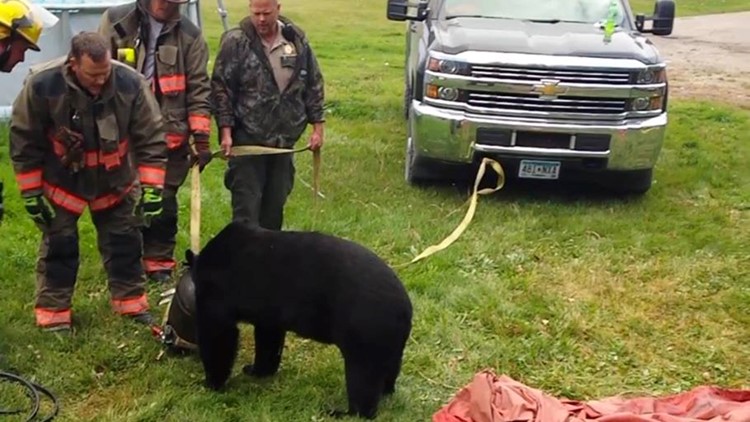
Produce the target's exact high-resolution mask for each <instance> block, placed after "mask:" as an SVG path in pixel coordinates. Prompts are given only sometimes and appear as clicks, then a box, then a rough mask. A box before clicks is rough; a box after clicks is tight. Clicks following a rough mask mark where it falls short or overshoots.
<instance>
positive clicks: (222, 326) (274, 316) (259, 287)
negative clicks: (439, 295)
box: [186, 222, 412, 419]
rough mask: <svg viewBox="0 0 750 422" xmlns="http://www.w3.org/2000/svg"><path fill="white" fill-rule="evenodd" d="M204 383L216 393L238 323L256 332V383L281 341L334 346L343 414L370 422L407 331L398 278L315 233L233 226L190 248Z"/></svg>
mask: <svg viewBox="0 0 750 422" xmlns="http://www.w3.org/2000/svg"><path fill="white" fill-rule="evenodd" d="M186 258H187V264H188V265H189V266H190V271H191V273H192V277H193V281H194V283H195V298H196V316H195V317H196V327H197V333H196V334H197V339H198V349H199V355H200V359H201V361H202V363H203V368H204V371H205V377H206V385H207V386H208V387H209V388H211V389H215V390H218V389H220V388H222V387H223V385H224V384H225V382H226V380H227V378H228V377H229V374H230V372H231V370H232V366H233V365H234V360H235V358H236V356H237V347H238V338H239V330H238V328H237V324H238V323H239V322H246V323H250V324H252V325H253V326H254V334H255V361H254V363H253V364H252V365H246V366H245V367H244V368H243V372H245V373H246V374H248V375H252V376H256V377H265V376H270V375H273V374H275V373H276V372H277V370H278V369H279V363H280V362H281V354H282V351H283V348H284V338H285V335H286V332H287V331H291V332H293V333H295V334H297V335H298V336H300V337H302V338H307V339H312V340H315V341H318V342H321V343H325V344H334V345H336V346H337V347H338V348H339V350H340V352H341V354H342V356H343V359H344V367H345V372H346V392H347V396H348V401H349V409H348V411H342V410H337V411H333V412H332V415H334V416H344V415H357V416H361V417H365V418H368V419H372V418H374V417H375V416H376V413H377V407H378V403H379V401H380V399H381V397H382V396H383V395H384V394H390V393H393V392H394V390H395V384H396V378H397V377H398V375H399V373H400V371H401V360H402V356H403V352H404V347H405V346H406V341H407V339H408V337H409V334H410V332H411V327H412V304H411V301H410V299H409V296H408V294H407V292H406V289H405V288H404V286H403V284H402V283H401V281H400V280H399V278H398V276H397V275H396V274H395V272H394V271H393V270H392V269H391V268H390V267H389V266H388V265H387V264H386V263H385V262H384V261H383V260H382V259H380V257H378V256H377V255H376V254H375V253H373V252H372V251H370V250H368V249H367V248H365V247H363V246H361V245H359V244H357V243H354V242H352V241H348V240H345V239H341V238H338V237H334V236H331V235H327V234H322V233H318V232H299V231H271V230H265V229H262V228H257V227H250V226H245V225H242V224H240V223H234V222H233V223H230V224H229V225H227V226H226V227H225V228H224V229H222V231H221V232H219V234H217V235H216V236H215V237H214V238H212V239H211V240H209V242H208V243H207V244H206V246H205V247H204V248H203V250H202V251H201V252H200V254H198V255H193V253H192V252H191V251H189V250H188V252H187V253H186Z"/></svg>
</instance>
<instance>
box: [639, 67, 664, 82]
mask: <svg viewBox="0 0 750 422" xmlns="http://www.w3.org/2000/svg"><path fill="white" fill-rule="evenodd" d="M666 80H667V69H666V68H664V67H647V68H645V69H643V70H641V71H640V72H638V79H637V80H636V83H638V84H659V83H662V82H665V81H666Z"/></svg>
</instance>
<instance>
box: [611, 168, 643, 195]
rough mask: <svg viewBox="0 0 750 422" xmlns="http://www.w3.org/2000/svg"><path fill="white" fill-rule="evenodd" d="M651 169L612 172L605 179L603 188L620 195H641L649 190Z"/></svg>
mask: <svg viewBox="0 0 750 422" xmlns="http://www.w3.org/2000/svg"><path fill="white" fill-rule="evenodd" d="M653 176H654V171H653V169H647V170H633V171H612V172H609V174H608V175H607V178H606V182H605V187H606V188H608V189H610V190H612V191H614V192H616V193H620V194H630V195H643V194H645V193H646V192H648V190H649V189H651V184H652V181H653Z"/></svg>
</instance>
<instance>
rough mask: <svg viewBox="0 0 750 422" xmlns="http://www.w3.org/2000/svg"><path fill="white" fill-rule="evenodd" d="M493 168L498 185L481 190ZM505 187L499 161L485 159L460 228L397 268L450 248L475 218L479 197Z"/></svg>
mask: <svg viewBox="0 0 750 422" xmlns="http://www.w3.org/2000/svg"><path fill="white" fill-rule="evenodd" d="M488 165H489V166H491V167H492V169H493V170H495V173H497V183H496V184H495V187H493V188H484V189H479V183H480V182H481V181H482V177H484V173H485V171H486V167H487V166H488ZM503 185H505V172H504V171H503V167H502V166H501V165H500V163H498V162H497V161H495V160H493V159H490V158H483V159H482V163H481V164H480V165H479V170H478V171H477V176H476V178H475V179H474V189H473V191H472V193H471V198H469V209H468V210H467V211H466V215H465V216H464V219H463V220H462V221H461V223H460V224H459V225H458V227H456V228H455V230H453V233H451V234H449V235H448V237H446V238H445V239H443V241H442V242H440V243H438V244H437V245H432V246H430V247H428V248H427V249H425V250H424V251H423V252H422V253H420V254H419V255H417V256H416V257H414V259H412V260H411V261H409V262H407V263H405V264H400V265H396V267H404V266H406V265H410V264H413V263H415V262H417V261H419V260H421V259H424V258H427V257H428V256H430V255H432V254H434V253H436V252H440V251H442V250H443V249H445V248H447V247H448V246H450V244H451V243H453V242H455V241H456V239H458V238H459V236H461V234H462V233H463V232H464V230H466V227H467V226H468V225H469V223H470V222H471V220H472V219H473V218H474V212H475V211H476V209H477V198H478V196H479V195H489V194H491V193H494V192H497V191H498V190H500V189H502V187H503Z"/></svg>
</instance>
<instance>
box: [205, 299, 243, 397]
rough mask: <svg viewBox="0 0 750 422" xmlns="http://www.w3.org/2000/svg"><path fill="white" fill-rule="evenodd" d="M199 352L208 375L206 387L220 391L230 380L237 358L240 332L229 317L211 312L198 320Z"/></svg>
mask: <svg viewBox="0 0 750 422" xmlns="http://www.w3.org/2000/svg"><path fill="white" fill-rule="evenodd" d="M197 329H198V344H199V346H198V351H199V355H200V358H201V361H202V362H203V369H204V371H205V373H206V385H207V386H208V387H209V388H211V389H213V390H218V389H220V388H221V387H222V386H223V385H224V383H225V382H226V381H227V379H228V378H229V374H230V373H231V372H232V366H234V360H235V358H236V357H237V343H238V340H239V336H240V331H239V329H237V323H236V322H235V321H234V320H232V319H231V318H229V317H228V316H227V315H223V314H218V313H216V312H215V310H209V311H208V312H206V313H205V314H204V315H203V317H202V318H197Z"/></svg>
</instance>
